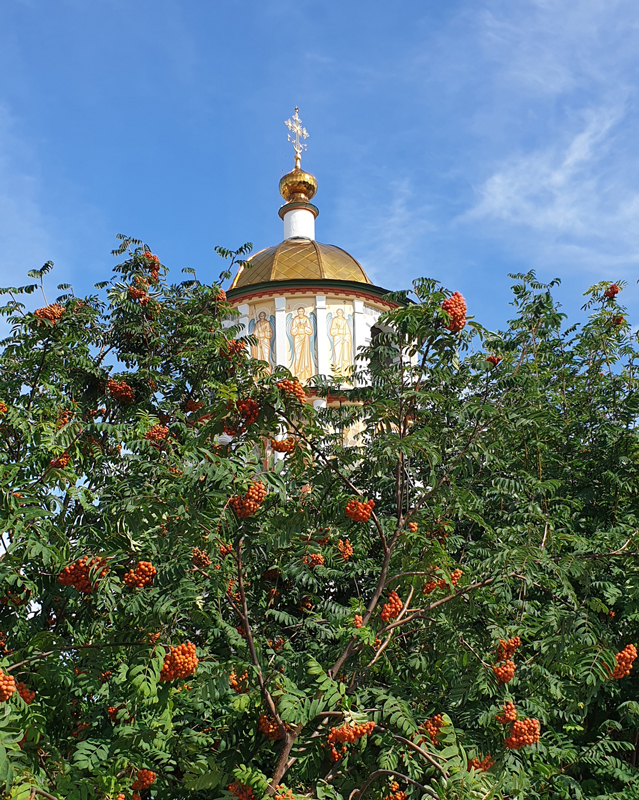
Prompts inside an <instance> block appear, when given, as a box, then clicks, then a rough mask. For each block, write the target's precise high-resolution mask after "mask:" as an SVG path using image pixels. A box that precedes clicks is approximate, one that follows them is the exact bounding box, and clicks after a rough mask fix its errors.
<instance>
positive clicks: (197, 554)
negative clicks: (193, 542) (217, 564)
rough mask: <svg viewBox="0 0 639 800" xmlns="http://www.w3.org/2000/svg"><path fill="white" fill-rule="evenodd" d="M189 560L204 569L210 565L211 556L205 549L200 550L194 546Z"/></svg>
mask: <svg viewBox="0 0 639 800" xmlns="http://www.w3.org/2000/svg"><path fill="white" fill-rule="evenodd" d="M191 561H192V562H193V564H194V565H195V566H196V567H199V568H200V569H206V568H207V567H209V566H210V565H211V557H210V556H209V554H208V553H207V552H206V550H200V548H199V547H194V548H193V550H192V551H191Z"/></svg>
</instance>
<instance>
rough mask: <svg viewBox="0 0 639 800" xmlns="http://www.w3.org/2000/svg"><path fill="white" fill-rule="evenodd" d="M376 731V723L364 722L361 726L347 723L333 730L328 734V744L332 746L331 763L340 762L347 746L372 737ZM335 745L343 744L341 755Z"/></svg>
mask: <svg viewBox="0 0 639 800" xmlns="http://www.w3.org/2000/svg"><path fill="white" fill-rule="evenodd" d="M374 730H375V723H374V722H363V723H362V724H361V725H349V723H348V722H345V723H344V724H343V725H340V726H339V727H338V728H331V729H330V731H329V733H328V743H329V744H330V746H331V761H339V759H340V758H343V757H344V756H345V755H346V752H347V747H346V745H347V744H354V743H355V742H357V741H358V740H359V739H361V738H362V736H370V734H371V733H372V732H373V731H374ZM335 743H338V744H341V745H342V749H341V753H338V751H337V749H336V748H335Z"/></svg>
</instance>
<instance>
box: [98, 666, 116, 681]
mask: <svg viewBox="0 0 639 800" xmlns="http://www.w3.org/2000/svg"><path fill="white" fill-rule="evenodd" d="M111 675H113V672H112V671H111V670H110V669H107V670H106V671H105V672H101V673H100V683H107V681H108V680H109V678H110V677H111Z"/></svg>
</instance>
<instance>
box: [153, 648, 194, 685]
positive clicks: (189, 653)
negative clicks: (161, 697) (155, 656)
mask: <svg viewBox="0 0 639 800" xmlns="http://www.w3.org/2000/svg"><path fill="white" fill-rule="evenodd" d="M197 665H198V658H197V656H196V655H195V645H194V644H191V642H185V643H184V644H179V645H178V646H177V647H172V648H171V650H170V651H169V652H168V653H167V654H166V655H165V656H164V664H162V670H161V672H160V681H161V682H163V681H174V680H175V679H176V678H187V677H188V676H189V675H193V673H194V672H195V668H196V667H197Z"/></svg>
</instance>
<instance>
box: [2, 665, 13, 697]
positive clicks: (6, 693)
mask: <svg viewBox="0 0 639 800" xmlns="http://www.w3.org/2000/svg"><path fill="white" fill-rule="evenodd" d="M15 690H16V682H15V679H14V678H13V677H12V676H11V675H5V674H4V672H3V671H2V670H1V669H0V703H5V702H6V701H7V700H8V699H9V698H10V697H11V695H12V694H13V693H14V692H15Z"/></svg>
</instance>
